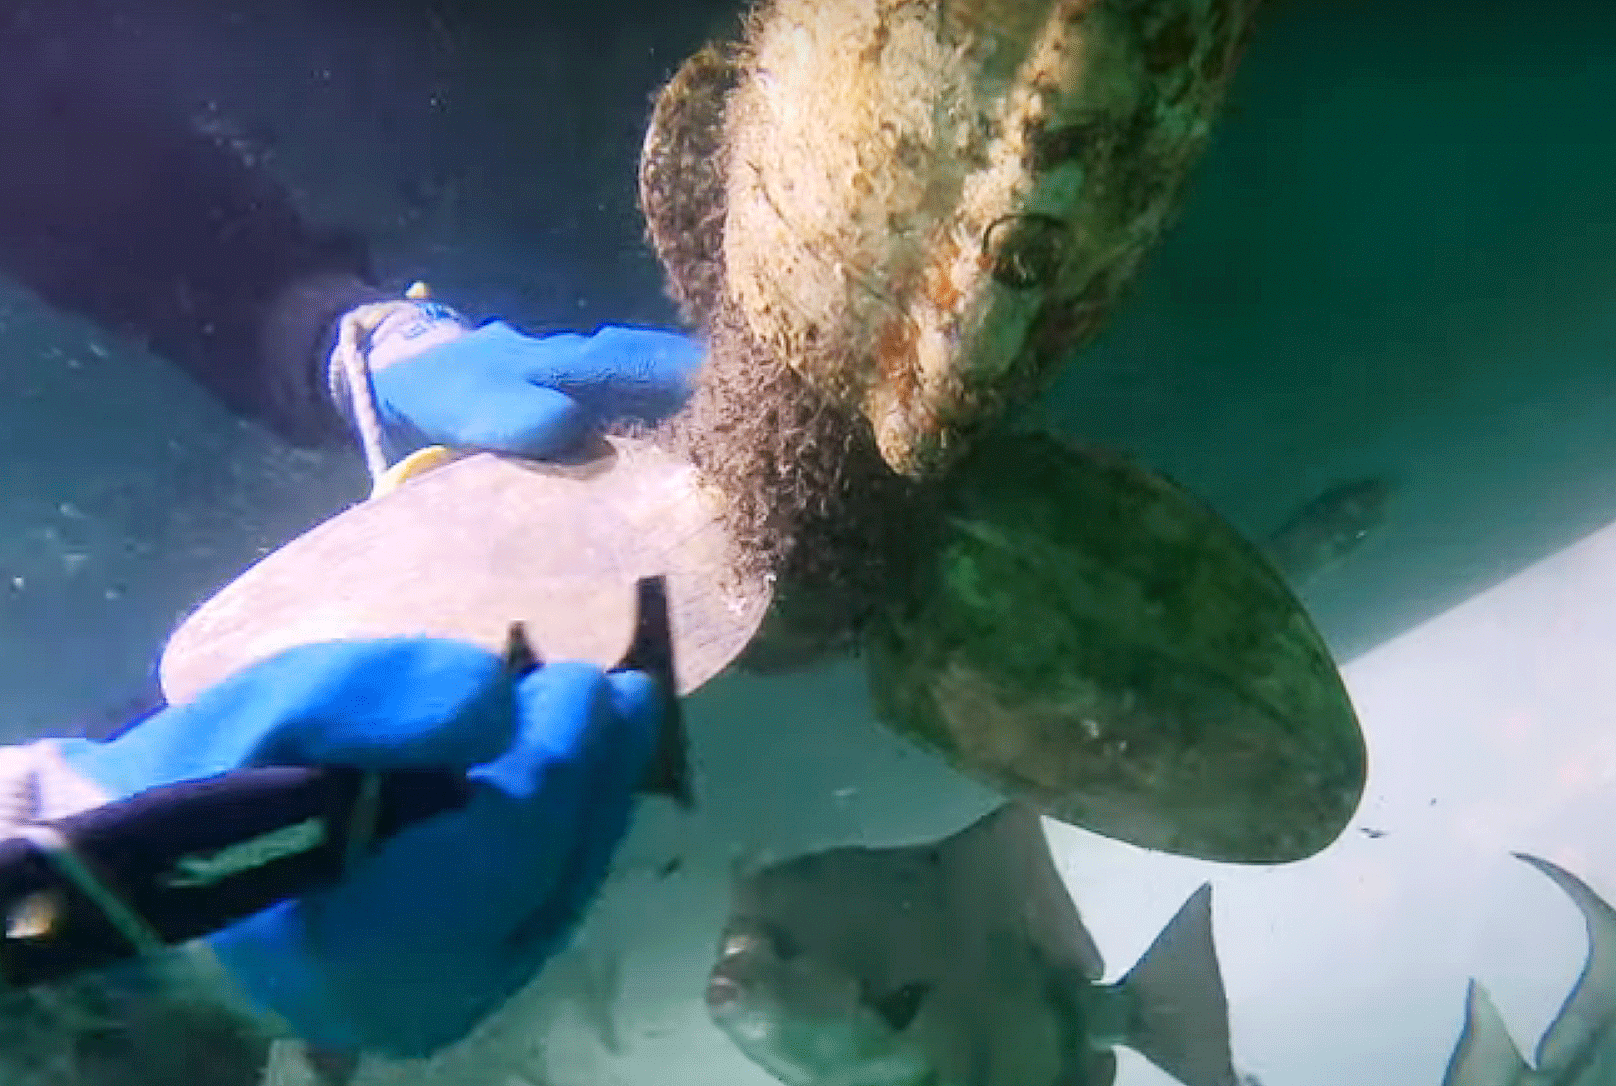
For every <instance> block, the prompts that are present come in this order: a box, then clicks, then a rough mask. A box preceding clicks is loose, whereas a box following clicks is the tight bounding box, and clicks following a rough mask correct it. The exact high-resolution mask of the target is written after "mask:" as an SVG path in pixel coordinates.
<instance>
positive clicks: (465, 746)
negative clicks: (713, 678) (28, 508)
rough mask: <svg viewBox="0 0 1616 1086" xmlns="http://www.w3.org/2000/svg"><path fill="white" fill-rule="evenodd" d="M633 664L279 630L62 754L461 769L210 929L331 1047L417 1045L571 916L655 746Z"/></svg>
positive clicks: (141, 766)
mask: <svg viewBox="0 0 1616 1086" xmlns="http://www.w3.org/2000/svg"><path fill="white" fill-rule="evenodd" d="M659 705H660V703H659V700H658V696H657V691H656V689H655V684H654V682H653V681H652V680H651V679H650V678H649V677H647V676H645V675H644V674H641V673H638V672H619V673H615V674H611V675H603V674H602V673H601V671H600V670H599V669H597V668H595V667H593V666H591V665H588V664H580V663H552V664H549V665H547V666H545V667H543V668H540V669H538V670H536V671H534V672H532V673H531V674H529V675H527V676H526V677H524V678H522V679H520V680H518V681H516V682H515V683H513V682H512V681H511V679H510V678H509V677H507V676H506V674H505V671H504V668H503V665H502V662H501V661H500V660H499V659H498V658H497V657H495V656H494V655H493V654H491V653H488V652H486V651H484V650H483V649H480V648H478V647H476V646H473V645H469V644H463V643H460V642H456V641H446V640H435V639H426V638H420V639H392V640H380V641H349V642H331V643H322V644H316V645H305V646H300V647H298V648H294V649H289V650H287V651H286V652H283V653H281V654H279V655H278V656H275V657H272V658H271V659H269V660H266V661H263V662H261V663H259V664H256V665H253V666H252V667H250V668H247V669H245V670H243V671H242V672H239V673H238V674H236V675H234V676H232V677H231V678H229V679H227V680H225V681H224V682H222V683H220V684H218V685H217V686H215V687H213V688H211V689H210V690H207V691H205V692H204V693H203V694H201V695H200V696H198V697H197V698H196V699H195V700H194V701H192V702H190V703H189V704H187V705H184V706H178V707H174V708H169V709H164V710H162V711H160V712H158V713H157V714H155V715H154V716H152V717H150V718H148V719H147V720H145V721H143V722H141V723H140V724H138V725H136V726H135V727H134V728H132V729H130V730H129V731H128V732H126V733H124V734H123V735H122V736H120V737H119V738H117V739H115V740H112V741H110V742H99V743H98V742H93V741H89V740H68V741H63V743H62V744H61V746H62V749H63V753H64V755H65V757H66V758H67V761H68V764H69V765H70V766H71V767H72V768H73V769H74V770H76V771H77V772H78V773H80V774H81V775H83V776H85V777H87V778H88V779H90V780H91V781H93V782H95V783H98V784H100V785H101V786H102V787H103V788H104V789H106V790H107V791H109V792H111V793H114V794H115V795H116V796H119V797H121V796H125V795H129V794H132V793H133V792H136V791H139V790H141V789H144V788H148V787H151V786H154V785H158V784H166V783H170V782H173V781H177V780H183V779H188V778H192V777H199V776H206V775H209V774H212V773H218V772H222V771H225V770H228V769H233V768H237V767H241V766H247V765H255V764H256V765H262V764H291V765H308V764H341V765H358V766H365V767H370V768H377V769H387V768H396V767H402V766H441V765H452V766H464V767H467V769H468V773H467V775H468V777H469V778H470V779H471V780H473V781H474V782H475V788H474V791H473V795H472V798H471V800H470V801H469V802H468V803H467V805H466V806H465V807H464V808H462V809H460V810H457V811H452V812H449V813H446V814H442V815H439V816H437V817H435V818H432V819H428V820H426V821H424V822H420V823H417V824H415V825H413V826H410V827H408V828H406V829H404V830H403V831H401V832H400V833H399V834H397V835H396V836H395V837H393V838H392V839H390V840H389V841H387V842H385V843H384V844H383V845H382V846H381V847H380V848H378V849H377V850H376V851H375V852H374V853H373V854H371V855H370V856H368V857H366V858H365V859H364V860H362V861H361V862H360V863H359V864H358V865H356V868H355V870H354V871H353V872H351V873H350V874H349V876H348V877H347V878H345V879H344V880H343V881H342V882H341V883H339V884H338V885H336V886H334V887H331V888H329V889H326V890H322V891H318V892H315V893H312V894H309V895H306V896H304V897H302V898H299V899H296V900H292V901H285V902H281V903H280V904H278V905H275V906H272V907H271V908H268V909H265V910H264V911H262V912H260V913H258V914H256V915H254V916H252V917H249V918H248V919H246V920H243V921H241V922H239V923H237V924H234V925H232V926H230V927H228V928H226V929H224V930H223V931H221V932H218V933H216V934H214V935H213V936H210V937H209V939H208V943H209V944H210V946H211V948H212V950H213V951H214V953H215V955H216V956H217V958H218V959H219V961H220V962H221V963H222V964H223V965H224V967H225V968H226V970H228V971H229V972H230V973H231V974H232V975H233V976H234V977H235V978H236V980H237V981H238V983H239V985H240V987H241V988H242V990H243V991H244V993H245V994H246V995H247V997H248V998H249V999H250V1000H251V1001H252V1002H254V1003H256V1004H258V1005H259V1006H260V1007H262V1008H265V1009H267V1010H270V1011H273V1012H275V1013H276V1014H278V1015H280V1017H281V1018H283V1019H284V1020H285V1021H286V1022H287V1023H289V1024H290V1025H291V1026H292V1028H293V1029H294V1030H295V1031H296V1032H297V1033H298V1034H299V1035H300V1036H301V1037H302V1038H303V1039H304V1040H306V1041H308V1042H310V1043H311V1044H314V1045H317V1046H319V1047H320V1048H323V1049H326V1050H330V1051H337V1052H358V1051H370V1052H379V1053H383V1054H386V1055H390V1056H397V1057H413V1056H425V1055H429V1054H431V1053H432V1052H434V1051H436V1050H437V1049H439V1048H441V1047H443V1046H444V1045H447V1044H450V1043H452V1042H454V1041H456V1040H458V1039H459V1038H460V1037H462V1036H464V1035H465V1034H466V1033H467V1032H469V1031H470V1030H471V1029H472V1028H473V1027H474V1026H475V1025H476V1024H477V1023H478V1022H479V1021H480V1020H481V1019H482V1018H483V1017H484V1016H486V1015H487V1014H489V1013H490V1012H492V1011H493V1010H495V1009H497V1008H498V1007H499V1006H500V1005H501V1004H502V1003H503V1002H504V1001H505V1000H506V999H507V998H508V997H509V996H510V995H512V994H513V993H514V992H516V991H517V990H518V989H519V988H521V987H522V986H523V985H524V984H526V983H527V982H528V981H529V980H531V979H532V977H533V976H534V975H535V974H536V973H537V972H538V971H539V969H540V968H541V967H542V966H543V964H544V962H545V960H546V959H547V958H549V957H550V956H551V955H552V954H553V953H555V951H556V950H558V949H559V948H560V945H561V944H562V942H563V941H564V940H565V938H566V937H567V935H568V934H569V933H570V931H571V928H572V926H573V924H574V923H575V922H576V920H577V919H578V917H579V916H580V915H581V913H582V912H583V910H584V909H585V907H586V906H587V904H588V903H589V901H590V899H591V898H592V896H593V895H594V893H595V891H596V890H597V889H598V888H599V885H600V883H601V881H602V880H603V879H604V878H605V875H606V871H607V868H608V866H609V864H610V862H611V857H612V855H613V853H614V852H615V851H616V847H617V844H618V842H619V841H620V840H621V838H622V836H623V833H624V832H625V830H626V828H627V825H628V818H629V814H630V811H631V809H632V806H633V796H634V789H635V786H636V784H637V782H638V781H639V780H640V779H641V777H642V776H643V773H644V771H645V768H646V766H647V765H648V764H649V763H650V761H651V758H652V756H653V752H654V751H655V749H656V736H657V728H658V725H659V715H660V709H659Z"/></svg>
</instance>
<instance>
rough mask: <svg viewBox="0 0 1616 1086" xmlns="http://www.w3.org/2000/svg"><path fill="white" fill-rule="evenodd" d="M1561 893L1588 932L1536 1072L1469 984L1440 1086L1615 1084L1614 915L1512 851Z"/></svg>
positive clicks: (1575, 881) (1572, 880) (1582, 889)
mask: <svg viewBox="0 0 1616 1086" xmlns="http://www.w3.org/2000/svg"><path fill="white" fill-rule="evenodd" d="M1514 855H1515V858H1516V859H1518V860H1522V861H1524V862H1526V863H1528V864H1531V865H1532V866H1533V867H1535V868H1537V869H1538V870H1539V871H1541V872H1543V874H1545V875H1547V876H1548V877H1549V878H1550V879H1552V880H1554V883H1555V885H1557V886H1558V887H1560V889H1561V890H1563V891H1565V894H1566V896H1567V897H1569V898H1570V899H1571V900H1572V901H1573V902H1574V903H1575V904H1576V906H1577V909H1578V911H1580V912H1581V913H1582V920H1583V923H1584V925H1585V926H1586V927H1587V930H1588V957H1587V959H1586V960H1585V961H1584V962H1583V966H1582V975H1581V976H1580V977H1578V978H1577V983H1576V985H1575V986H1573V987H1572V989H1571V994H1570V995H1568V996H1567V997H1566V1001H1565V1003H1564V1004H1563V1005H1562V1006H1561V1007H1560V1011H1559V1013H1558V1014H1556V1015H1555V1016H1554V1020H1553V1021H1551V1022H1550V1023H1549V1027H1548V1029H1546V1030H1545V1031H1544V1033H1543V1037H1542V1039H1541V1040H1540V1041H1539V1042H1538V1046H1537V1058H1536V1060H1535V1061H1534V1063H1535V1065H1536V1066H1533V1067H1529V1066H1528V1065H1527V1063H1526V1060H1525V1059H1524V1058H1523V1057H1522V1056H1521V1053H1520V1050H1519V1049H1518V1048H1516V1047H1515V1042H1514V1040H1513V1039H1512V1038H1511V1037H1510V1035H1509V1029H1508V1028H1507V1027H1506V1026H1505V1025H1504V1019H1503V1016H1502V1015H1500V1014H1499V1013H1498V1008H1497V1007H1496V1006H1494V1005H1493V1001H1492V997H1491V996H1490V995H1488V994H1487V989H1486V988H1485V987H1484V986H1483V985H1481V984H1480V983H1478V982H1477V981H1476V980H1475V979H1472V980H1471V981H1470V986H1469V989H1468V990H1467V991H1466V993H1465V1017H1464V1029H1463V1030H1462V1031H1461V1032H1460V1034H1459V1043H1458V1044H1457V1045H1456V1046H1455V1047H1454V1050H1453V1055H1452V1057H1451V1058H1450V1059H1449V1060H1448V1068H1447V1072H1446V1074H1445V1075H1444V1077H1443V1079H1442V1086H1595V1084H1596V1083H1597V1084H1605V1083H1611V1082H1616V909H1612V908H1611V906H1610V905H1609V904H1608V903H1606V902H1605V900H1604V899H1603V898H1601V897H1600V896H1599V895H1598V894H1596V893H1595V892H1594V891H1593V890H1592V889H1591V888H1590V887H1589V886H1588V884H1587V883H1585V882H1583V881H1582V880H1581V879H1579V878H1577V876H1575V875H1573V874H1571V873H1570V872H1569V871H1566V870H1564V869H1563V868H1560V867H1556V866H1555V865H1554V864H1552V863H1550V862H1549V861H1548V860H1543V859H1539V858H1538V857H1536V856H1528V855H1526V854H1525V853H1522V852H1517V853H1515V854H1514Z"/></svg>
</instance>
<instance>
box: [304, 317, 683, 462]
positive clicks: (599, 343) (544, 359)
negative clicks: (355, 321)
mask: <svg viewBox="0 0 1616 1086" xmlns="http://www.w3.org/2000/svg"><path fill="white" fill-rule="evenodd" d="M383 304H384V305H389V306H391V310H390V311H389V312H388V313H387V316H386V317H385V319H383V320H382V321H381V322H380V323H379V324H378V326H377V327H376V328H375V329H374V330H373V331H372V332H371V333H370V336H369V339H368V343H369V347H368V351H367V359H366V360H367V363H368V365H369V368H370V371H371V384H372V387H373V388H374V389H375V393H376V400H377V409H378V415H379V416H380V421H381V423H382V426H383V429H384V431H385V435H386V437H387V438H388V441H389V445H390V446H391V448H390V449H389V452H390V453H391V454H392V455H393V456H394V457H398V456H402V455H404V454H406V453H409V452H411V451H413V450H415V449H418V448H421V447H422V446H425V445H433V444H436V445H448V446H450V447H453V448H470V449H489V450H494V451H497V452H508V453H515V454H517V455H520V456H527V457H531V458H534V459H543V458H546V457H551V456H555V455H558V454H560V453H564V452H566V451H567V450H568V449H570V448H572V447H573V446H575V445H577V444H578V442H579V441H580V440H581V439H582V438H583V436H584V435H585V434H586V433H588V432H589V431H590V430H592V429H597V428H599V427H600V426H602V425H603V424H605V423H608V422H613V421H617V420H621V419H630V418H632V419H636V420H639V421H642V422H646V423H655V422H659V421H661V420H662V419H664V418H666V417H667V416H669V415H671V414H673V413H674V412H675V411H677V410H678V409H679V408H680V406H682V405H683V403H684V401H685V399H686V398H687V397H688V396H689V394H690V387H691V382H692V380H693V379H694V376H695V373H696V370H697V369H698V368H699V366H700V365H701V359H702V355H701V351H700V348H698V347H697V346H696V344H695V343H693V342H692V341H691V340H689V339H686V338H685V337H684V336H681V335H677V334H675V333H672V332H664V331H658V330H655V329H649V328H626V327H620V326H613V325H608V326H606V327H604V328H601V329H600V330H599V331H597V332H595V333H594V334H593V335H577V334H572V333H564V334H556V335H548V336H543V337H536V336H529V335H524V334H523V333H521V332H518V331H517V330H516V329H514V328H512V327H511V326H510V325H508V324H506V323H504V322H503V321H491V322H489V323H488V324H485V325H483V326H482V327H480V328H477V329H469V328H467V327H466V325H465V323H464V321H463V320H462V319H461V318H460V316H459V315H458V314H456V313H455V312H454V311H453V310H452V309H450V308H448V307H447V306H444V305H441V304H440V303H437V302H433V301H430V300H426V299H417V300H411V301H402V302H397V303H383ZM334 376H335V377H336V378H337V379H338V381H337V384H336V385H335V386H334V387H336V388H337V389H338V391H339V395H340V394H342V390H341V384H340V377H341V375H340V373H339V372H335V371H334Z"/></svg>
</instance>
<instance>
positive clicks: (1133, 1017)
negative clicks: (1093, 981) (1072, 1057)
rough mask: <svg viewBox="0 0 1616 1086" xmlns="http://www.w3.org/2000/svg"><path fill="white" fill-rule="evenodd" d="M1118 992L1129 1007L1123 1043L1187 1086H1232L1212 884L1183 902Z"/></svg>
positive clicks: (1226, 999) (1232, 1070)
mask: <svg viewBox="0 0 1616 1086" xmlns="http://www.w3.org/2000/svg"><path fill="white" fill-rule="evenodd" d="M1118 987H1119V988H1120V989H1122V991H1123V994H1124V995H1126V996H1127V997H1128V1003H1129V1006H1130V1013H1129V1016H1128V1024H1127V1027H1126V1030H1125V1032H1124V1034H1123V1036H1122V1037H1121V1041H1122V1043H1123V1044H1125V1045H1127V1046H1128V1047H1129V1048H1131V1049H1133V1050H1134V1051H1135V1052H1138V1053H1139V1054H1140V1055H1142V1056H1144V1057H1145V1058H1146V1059H1148V1060H1149V1061H1150V1062H1151V1063H1153V1064H1155V1065H1156V1066H1157V1067H1160V1068H1161V1069H1162V1070H1163V1071H1166V1072H1167V1073H1168V1074H1170V1075H1172V1076H1173V1077H1174V1078H1176V1079H1178V1080H1179V1081H1180V1082H1182V1083H1184V1086H1234V1084H1235V1082H1236V1081H1237V1080H1236V1078H1235V1073H1234V1063H1233V1059H1232V1057H1231V1055H1230V1051H1229V1000H1228V997H1227V996H1226V995H1225V994H1224V991H1223V972H1222V970H1221V969H1220V968H1219V967H1218V954H1217V948H1216V947H1215V946H1214V945H1213V942H1212V886H1211V884H1210V883H1208V884H1206V885H1203V886H1202V887H1201V888H1200V889H1199V890H1197V891H1195V893H1194V894H1192V895H1191V896H1190V899H1189V900H1188V901H1186V902H1184V904H1183V906H1182V907H1181V908H1180V909H1179V910H1178V914H1177V915H1176V916H1174V917H1173V919H1172V920H1170V921H1168V923H1167V926H1166V927H1165V928H1163V929H1162V930H1161V934H1160V935H1158V936H1156V941H1155V942H1154V943H1152V944H1151V945H1150V949H1149V950H1147V951H1145V954H1144V957H1142V958H1140V959H1139V961H1138V963H1137V964H1136V965H1135V966H1134V967H1133V969H1132V970H1130V971H1129V973H1128V975H1127V976H1126V977H1124V978H1123V980H1122V982H1121V984H1120V985H1118Z"/></svg>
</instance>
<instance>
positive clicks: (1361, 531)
mask: <svg viewBox="0 0 1616 1086" xmlns="http://www.w3.org/2000/svg"><path fill="white" fill-rule="evenodd" d="M1395 489H1396V487H1395V486H1394V485H1393V484H1392V482H1391V481H1390V480H1388V479H1386V478H1385V477H1383V476H1378V475H1377V476H1372V477H1370V478H1364V479H1354V480H1353V481H1352V482H1348V483H1337V484H1336V485H1335V486H1332V487H1330V488H1328V489H1326V490H1325V491H1324V492H1323V493H1321V494H1319V495H1318V496H1317V497H1315V498H1313V499H1312V500H1311V501H1309V502H1307V503H1305V504H1304V505H1302V507H1301V508H1299V509H1297V510H1296V512H1294V513H1292V514H1291V516H1290V519H1288V520H1286V521H1285V523H1284V524H1282V525H1280V526H1279V528H1277V529H1276V530H1275V531H1273V532H1272V533H1270V534H1269V536H1268V538H1267V540H1266V541H1264V544H1263V549H1264V550H1266V551H1267V552H1268V557H1269V559H1270V560H1271V561H1272V562H1273V563H1274V566H1275V568H1277V569H1278V570H1279V572H1280V573H1281V574H1283V575H1284V577H1285V579H1286V580H1287V581H1289V582H1290V583H1291V584H1292V585H1293V586H1299V585H1303V584H1306V583H1307V582H1308V581H1310V580H1312V579H1313V578H1314V577H1317V576H1318V575H1319V574H1320V573H1323V572H1324V571H1325V570H1328V569H1332V568H1334V567H1335V566H1337V565H1339V564H1340V563H1341V562H1342V560H1343V559H1345V558H1346V557H1347V556H1348V555H1349V554H1351V553H1352V552H1353V551H1355V550H1357V549H1358V547H1359V545H1360V544H1362V543H1363V541H1364V540H1365V539H1367V538H1368V537H1369V535H1370V533H1371V532H1373V531H1375V529H1377V528H1379V527H1380V525H1381V524H1382V523H1383V522H1384V521H1385V519H1386V509H1387V506H1388V505H1390V504H1391V498H1392V494H1393V492H1394V491H1395Z"/></svg>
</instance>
